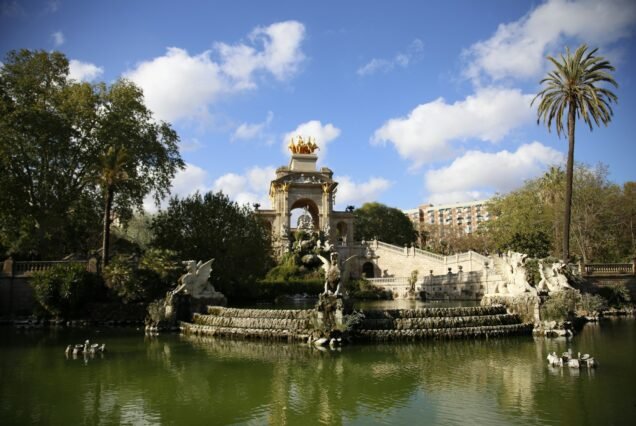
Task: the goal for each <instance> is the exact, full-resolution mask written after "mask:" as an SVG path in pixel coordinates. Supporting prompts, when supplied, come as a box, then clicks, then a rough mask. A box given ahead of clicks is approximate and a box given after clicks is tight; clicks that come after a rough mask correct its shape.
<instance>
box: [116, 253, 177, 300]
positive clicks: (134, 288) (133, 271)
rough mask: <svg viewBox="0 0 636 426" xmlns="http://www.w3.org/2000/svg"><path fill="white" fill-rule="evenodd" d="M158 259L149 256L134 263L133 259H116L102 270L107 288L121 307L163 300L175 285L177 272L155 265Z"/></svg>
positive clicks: (152, 255) (135, 260)
mask: <svg viewBox="0 0 636 426" xmlns="http://www.w3.org/2000/svg"><path fill="white" fill-rule="evenodd" d="M160 255H165V253H160ZM157 257H158V256H157V255H156V254H151V255H150V256H149V257H147V258H146V257H145V258H142V261H140V262H137V259H136V257H135V256H124V255H117V256H115V257H114V258H113V260H112V262H111V263H110V264H109V265H108V266H107V267H106V268H105V269H104V278H105V280H106V286H107V287H108V288H109V289H111V291H112V292H113V293H114V294H115V295H116V296H117V297H118V298H119V299H120V300H121V301H122V302H124V303H135V302H143V303H149V302H151V301H153V300H155V299H157V298H158V297H162V296H164V295H165V293H166V292H167V291H168V290H169V289H170V288H172V287H173V286H174V285H175V281H176V280H174V278H173V277H174V274H175V273H176V271H175V270H174V266H172V267H168V269H166V268H165V267H164V266H163V265H158V264H157V263H155V262H154V261H155V260H156V258H157ZM173 265H174V264H173ZM155 267H157V269H152V268H155Z"/></svg>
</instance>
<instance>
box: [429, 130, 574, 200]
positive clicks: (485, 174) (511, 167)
mask: <svg viewBox="0 0 636 426" xmlns="http://www.w3.org/2000/svg"><path fill="white" fill-rule="evenodd" d="M562 162H563V154H562V153H560V152H559V151H557V150H555V149H553V148H550V147H547V146H545V145H543V144H541V143H540V142H536V141H535V142H532V143H529V144H525V145H521V146H520V147H519V148H518V149H517V150H516V151H515V152H510V151H506V150H504V151H499V152H496V153H486V152H481V151H468V152H466V153H465V154H464V155H463V156H461V157H458V158H456V159H455V160H454V161H453V162H452V163H451V164H450V165H449V166H447V167H442V168H440V169H436V170H429V171H428V172H427V173H426V177H425V180H426V188H427V189H428V191H429V192H430V194H431V195H430V198H429V201H431V202H432V203H434V204H436V203H452V202H461V201H467V200H474V199H479V198H483V197H485V196H489V195H491V194H492V193H494V192H500V193H505V192H508V191H511V190H513V189H515V188H517V187H519V186H520V185H521V184H522V183H523V182H524V181H525V180H527V179H530V178H533V177H535V176H537V175H539V174H540V173H541V172H543V171H544V170H545V169H546V168H547V167H548V166H550V165H553V164H560V163H562Z"/></svg>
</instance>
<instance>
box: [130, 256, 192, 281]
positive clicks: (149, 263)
mask: <svg viewBox="0 0 636 426" xmlns="http://www.w3.org/2000/svg"><path fill="white" fill-rule="evenodd" d="M139 267H140V268H141V269H147V270H150V271H153V272H156V273H157V274H158V275H159V278H161V280H162V281H163V282H165V283H166V284H167V285H175V286H176V284H177V280H178V279H179V277H180V276H181V275H182V272H183V265H181V263H180V262H179V261H178V260H177V253H176V252H174V251H172V250H165V249H157V248H151V249H148V250H146V252H145V253H144V254H143V256H142V257H141V259H140V260H139Z"/></svg>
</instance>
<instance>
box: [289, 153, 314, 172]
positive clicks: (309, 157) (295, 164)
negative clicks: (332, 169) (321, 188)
mask: <svg viewBox="0 0 636 426" xmlns="http://www.w3.org/2000/svg"><path fill="white" fill-rule="evenodd" d="M317 161H318V156H317V155H316V154H292V157H291V161H290V162H289V169H290V170H291V171H293V172H315V171H316V162H317Z"/></svg>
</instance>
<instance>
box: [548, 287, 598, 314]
mask: <svg viewBox="0 0 636 426" xmlns="http://www.w3.org/2000/svg"><path fill="white" fill-rule="evenodd" d="M606 309H607V301H606V300H605V299H604V298H603V297H600V296H598V295H592V294H589V293H579V292H578V291H576V290H563V291H559V292H556V293H553V294H551V295H550V297H549V298H548V300H546V301H545V303H544V304H543V305H542V306H541V318H543V319H545V320H557V321H562V320H566V319H569V320H571V319H573V318H574V317H575V316H576V314H577V313H578V314H583V315H590V314H592V313H595V312H602V311H604V310H606Z"/></svg>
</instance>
